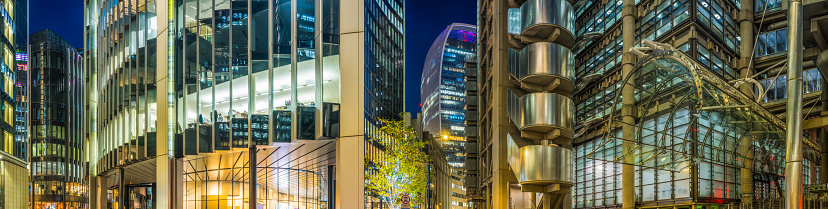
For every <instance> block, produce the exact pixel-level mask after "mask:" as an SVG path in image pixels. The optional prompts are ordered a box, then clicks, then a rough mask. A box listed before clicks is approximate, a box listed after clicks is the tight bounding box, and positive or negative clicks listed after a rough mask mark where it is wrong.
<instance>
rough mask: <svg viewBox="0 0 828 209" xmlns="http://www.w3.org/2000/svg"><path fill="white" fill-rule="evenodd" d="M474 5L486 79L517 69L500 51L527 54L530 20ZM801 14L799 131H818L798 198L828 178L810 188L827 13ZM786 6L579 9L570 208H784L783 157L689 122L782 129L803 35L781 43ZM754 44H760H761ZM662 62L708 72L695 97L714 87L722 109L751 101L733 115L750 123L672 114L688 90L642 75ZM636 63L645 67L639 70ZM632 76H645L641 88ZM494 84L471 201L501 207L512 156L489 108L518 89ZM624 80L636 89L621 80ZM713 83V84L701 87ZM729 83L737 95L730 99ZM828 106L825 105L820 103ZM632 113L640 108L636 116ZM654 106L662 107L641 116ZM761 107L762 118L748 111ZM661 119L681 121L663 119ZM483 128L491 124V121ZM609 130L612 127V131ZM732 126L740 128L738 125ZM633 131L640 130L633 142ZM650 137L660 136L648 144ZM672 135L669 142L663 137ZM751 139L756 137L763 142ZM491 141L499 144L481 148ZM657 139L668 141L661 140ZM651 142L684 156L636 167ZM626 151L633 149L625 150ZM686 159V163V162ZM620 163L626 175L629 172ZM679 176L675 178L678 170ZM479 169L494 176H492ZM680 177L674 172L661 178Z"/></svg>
mask: <svg viewBox="0 0 828 209" xmlns="http://www.w3.org/2000/svg"><path fill="white" fill-rule="evenodd" d="M479 2H480V5H479V6H480V7H479V9H480V15H481V16H480V23H479V24H478V26H479V27H480V28H481V31H488V32H486V33H481V34H480V43H481V45H480V47H481V53H480V57H481V58H480V65H481V67H480V68H481V71H480V74H481V75H487V76H488V74H490V72H492V71H494V72H498V71H499V70H502V69H505V68H509V67H511V66H508V65H509V64H510V63H509V61H510V60H511V59H512V57H509V55H508V52H507V50H506V49H507V48H523V47H525V46H522V44H521V43H525V42H527V41H532V40H531V39H526V38H525V34H523V33H522V32H525V30H526V28H525V27H520V26H519V25H520V24H521V23H523V25H525V21H526V19H525V18H526V17H528V16H527V14H525V8H524V7H525V5H526V3H522V4H523V5H521V3H520V2H519V1H518V2H511V1H486V0H484V1H479ZM527 2H533V1H527ZM806 4H807V5H806V6H805V9H804V10H803V11H802V15H803V17H804V19H805V21H806V23H808V22H810V24H804V25H805V26H804V27H802V28H799V29H801V30H802V31H801V33H802V34H803V38H804V41H803V42H802V43H803V48H804V50H803V51H802V52H801V53H802V57H803V58H804V61H805V62H804V63H802V66H803V70H804V71H805V73H804V77H803V79H802V81H803V84H804V88H803V93H804V94H805V103H804V104H809V105H810V106H807V108H811V109H806V112H805V113H806V114H805V115H803V117H804V118H808V119H809V120H810V122H812V123H806V124H809V125H807V126H804V129H805V130H806V131H805V132H806V133H808V134H806V137H805V140H803V142H804V144H805V145H806V146H805V148H804V149H803V153H804V159H805V160H804V161H803V162H802V163H803V170H804V172H803V173H802V176H803V178H804V180H803V181H804V182H805V184H813V183H815V182H817V181H822V182H825V181H826V179H825V178H818V177H817V176H816V173H818V172H819V171H820V170H822V169H821V168H819V169H818V168H816V166H815V162H819V161H820V158H821V157H820V156H818V154H817V151H819V150H821V151H822V153H821V154H822V155H823V156H822V157H825V156H828V155H825V153H828V152H826V151H824V150H825V149H824V147H825V146H817V145H816V144H817V143H818V142H819V143H821V142H825V140H824V135H825V133H824V132H823V133H819V134H817V133H818V132H820V131H818V128H822V127H824V126H825V123H824V122H818V121H821V120H823V119H824V117H823V119H812V118H813V117H816V115H818V114H817V113H816V112H819V110H820V109H819V108H820V107H819V106H818V105H817V104H819V102H818V101H819V100H820V99H818V98H819V93H818V92H819V91H820V90H821V87H822V86H821V83H820V81H819V80H820V79H822V78H820V77H824V76H821V75H820V74H818V73H817V70H815V69H814V67H819V66H828V65H820V64H819V63H820V62H822V63H828V62H825V61H824V60H828V59H823V58H825V57H828V55H826V56H824V57H821V58H818V56H817V55H819V53H817V52H819V51H822V50H825V49H826V48H825V47H824V45H825V44H823V43H825V38H824V37H823V36H822V34H824V32H823V29H822V28H824V27H822V24H824V23H825V20H823V19H825V18H824V17H825V15H826V12H825V11H826V10H825V8H826V5H825V4H824V2H806ZM784 5H785V4H782V2H781V1H756V2H755V3H754V1H738V2H737V1H707V0H698V1H696V0H690V1H669V0H664V1H658V0H656V1H647V0H641V1H636V0H619V1H603V2H601V1H597V2H589V1H579V2H577V3H575V4H573V10H572V12H573V15H574V17H575V25H574V30H573V31H572V32H573V35H574V37H575V40H576V42H575V45H574V47H573V48H572V49H573V51H572V52H573V53H575V66H576V68H575V70H574V73H575V77H576V78H577V81H576V85H577V88H576V89H575V92H574V94H573V99H574V102H575V104H576V106H575V108H574V109H575V124H576V126H575V138H574V140H573V142H572V143H573V147H574V156H575V164H574V165H575V171H574V172H575V176H574V177H575V182H574V183H575V184H574V185H575V186H574V187H573V189H572V204H573V205H572V207H574V208H598V207H602V208H621V207H624V208H628V207H671V206H675V207H678V208H682V207H706V208H712V207H720V206H721V205H724V204H734V203H740V204H742V205H743V206H747V205H758V204H765V205H773V207H781V203H782V201H784V196H783V195H784V193H783V192H784V191H783V190H784V189H783V188H781V184H782V183H783V181H784V177H782V173H783V172H782V170H783V168H784V164H785V161H784V160H783V158H782V157H781V156H784V155H785V151H784V145H781V147H780V146H777V145H779V144H778V143H771V142H768V141H764V140H765V139H763V138H762V137H755V136H751V137H742V138H739V137H732V136H730V134H733V132H732V131H733V130H745V127H760V126H755V125H749V126H741V127H740V128H737V129H729V131H722V129H721V127H717V123H720V122H721V121H722V120H723V119H722V118H717V117H712V115H713V114H710V115H708V114H706V113H705V114H697V113H696V111H710V112H716V111H717V110H714V109H716V108H721V109H730V111H732V112H734V113H738V114H751V115H763V114H770V113H775V114H777V115H776V116H773V117H767V118H768V121H779V120H778V119H779V118H784V117H785V116H784V115H783V112H785V107H784V106H785V102H783V101H782V100H779V99H781V98H785V97H786V96H787V95H786V93H785V92H786V91H785V90H784V86H785V82H786V80H785V76H786V73H787V72H786V70H784V69H786V68H787V67H785V66H786V65H785V63H783V62H780V61H783V60H784V59H785V58H786V57H785V53H789V52H790V51H787V49H788V48H791V47H790V46H787V43H788V41H789V40H787V38H786V37H787V36H789V35H790V34H798V33H800V32H799V31H796V32H793V33H789V31H786V27H787V26H786V24H788V23H787V22H786V19H788V17H786V14H787V13H786V12H787V11H786V10H788V8H785V6H784ZM518 7H520V8H518ZM550 7H552V8H554V5H552V6H547V7H545V8H547V9H548V8H550ZM787 16H789V15H787ZM791 24H793V23H791ZM797 25H799V24H797ZM800 26H801V25H800ZM755 31H758V32H759V34H756V35H755V34H754V32H755ZM644 40H650V41H655V42H660V43H664V44H666V45H651V46H647V45H644V44H642V43H643V41H644ZM754 40H756V42H755V43H754ZM651 43H652V42H651ZM667 46H669V47H667ZM754 46H755V47H754ZM639 47H640V48H639ZM754 48H755V50H754ZM489 49H491V50H489ZM640 50H652V51H647V52H648V53H651V52H653V53H652V54H647V53H643V52H641V51H640ZM665 51H674V52H677V53H670V52H665ZM634 52H637V53H634ZM656 52H657V53H656ZM792 53H794V54H799V53H800V52H798V51H797V52H792ZM668 54H669V55H668ZM826 54H828V53H826ZM521 56H522V55H521ZM657 57H662V58H665V57H669V59H673V58H677V59H676V60H681V62H683V63H685V64H683V65H685V66H684V67H679V68H688V67H687V66H692V67H690V68H692V69H690V71H695V72H703V73H704V75H705V76H707V77H708V78H716V79H710V80H705V81H704V82H698V83H696V84H693V85H689V86H694V85H716V86H718V87H717V88H719V89H718V90H717V91H720V92H727V93H720V95H727V96H725V98H729V99H734V98H739V99H745V98H749V99H748V100H754V101H758V103H753V102H747V103H745V104H743V105H741V106H751V108H744V109H735V108H736V107H737V106H719V107H703V105H699V106H695V107H693V105H690V106H683V105H685V104H677V102H676V101H679V100H680V99H683V98H687V97H688V96H686V95H687V94H679V93H677V92H682V91H684V90H686V89H684V88H685V87H686V86H688V85H687V83H683V82H687V81H679V82H675V83H672V84H671V82H673V81H670V80H665V79H664V77H659V76H658V75H654V74H650V75H647V74H645V73H644V72H648V71H649V70H650V69H647V67H652V68H654V69H658V68H662V67H653V66H652V65H650V66H648V63H649V64H653V65H656V64H663V65H665V66H670V64H669V62H668V61H667V60H660V59H658V58H657ZM639 58H641V59H642V60H640V61H639V60H638V59H639ZM810 60H814V61H813V62H811V61H810ZM798 62H801V61H798ZM788 64H791V63H788ZM794 64H797V65H798V64H799V63H793V64H791V65H792V66H796V65H794ZM518 65H522V63H520V64H518ZM673 66H675V65H673ZM825 69H828V67H826V68H825ZM638 72H641V73H639V74H636V73H638ZM649 72H656V71H649ZM661 72H662V73H664V72H665V71H661ZM491 74H492V75H493V79H491V80H488V79H481V82H483V83H484V84H482V85H481V87H482V88H481V89H480V96H481V103H480V104H481V118H480V122H479V126H480V129H481V130H480V140H481V145H480V146H481V147H480V148H479V151H480V154H479V159H480V163H479V165H478V166H479V167H480V168H481V169H480V176H481V177H480V178H478V179H479V181H481V182H480V183H479V185H480V190H479V191H480V192H481V193H483V194H491V195H495V196H504V195H507V194H509V193H508V192H509V191H508V189H507V188H508V187H505V186H506V185H504V184H503V182H504V181H508V178H506V177H504V175H503V170H504V169H506V168H505V166H507V165H508V164H506V163H505V161H507V160H508V156H506V153H507V152H506V151H504V150H508V148H507V146H508V145H505V144H502V143H503V142H502V141H503V139H502V138H503V135H498V134H502V132H506V131H509V130H508V128H509V127H504V126H505V125H504V124H503V123H502V122H498V121H502V117H503V116H502V115H503V113H502V111H505V110H500V109H498V108H494V109H493V110H491V111H492V112H491V113H486V112H485V111H488V110H486V108H484V107H485V104H487V103H492V104H493V106H495V107H497V105H498V102H501V103H502V102H503V100H502V99H503V98H499V97H498V96H497V95H502V94H503V93H501V92H499V91H502V90H499V88H498V87H497V86H499V85H504V86H507V88H514V87H511V86H510V85H509V84H508V83H505V84H504V83H502V82H501V83H498V82H500V81H502V80H504V78H498V76H501V77H505V76H506V75H504V74H500V73H491ZM666 74H669V73H666ZM666 74H665V75H666ZM687 75H689V74H687ZM647 76H649V77H647ZM482 78H487V77H482ZM507 78H508V77H507ZM627 78H632V79H631V80H625V79H627ZM673 78H677V77H673ZM711 80H716V81H717V82H712V83H708V82H710V81H711ZM794 80H796V79H794ZM690 81H692V79H691V80H690ZM485 82H489V83H488V84H485ZM682 83H683V84H682ZM726 83H731V84H735V88H733V86H731V85H727V84H726ZM662 84H664V86H670V85H675V86H670V87H669V88H667V89H670V88H673V90H676V91H675V92H662V93H664V94H663V95H659V96H654V95H651V94H648V93H650V92H647V93H643V92H645V91H646V89H652V88H651V87H653V86H654V85H662ZM677 84H682V85H677ZM490 86H491V87H490ZM680 86H684V87H680ZM734 89H736V90H734ZM725 90H727V91H725ZM489 92H493V93H489ZM713 92H715V91H713ZM685 93H686V92H685ZM731 94H732V95H731ZM700 95H701V94H700ZM734 95H735V96H734ZM487 97H490V98H487ZM826 97H828V96H823V98H826ZM639 99H641V100H648V101H647V102H642V101H640V100H639ZM697 99H698V98H697ZM731 101H732V100H731ZM760 103H761V104H760ZM652 104H660V105H662V106H649V105H652ZM754 104H755V105H754ZM823 104H825V103H824V102H823ZM759 105H761V106H762V107H761V108H756V109H754V107H756V106H759ZM668 106H669V107H670V108H673V109H671V110H676V111H677V112H678V113H676V112H673V113H671V112H669V111H666V110H665V108H666V107H668ZM678 107H682V108H685V109H680V108H678ZM813 107H816V108H813ZM670 108H666V109H670ZM705 108H707V109H705ZM653 110H657V111H655V112H653ZM810 110H813V111H810ZM659 111H661V112H659ZM487 114H488V115H491V117H488V118H487V117H486V116H487ZM674 116H676V117H674ZM765 116H767V115H765ZM774 117H775V119H774ZM611 118H612V119H615V120H610V119H611ZM809 120H806V122H807V121H809ZM622 121H623V122H622ZM732 124H747V123H745V121H734V122H733V123H732ZM764 124H766V125H767V124H774V125H777V128H779V126H778V124H780V123H772V122H767V121H766V122H764ZM632 126H635V127H633V128H632V129H630V128H629V127H632ZM504 128H506V129H504ZM782 128H784V124H783V126H782ZM655 129H658V131H652V130H655ZM667 129H670V131H669V132H667V131H665V130H667ZM631 130H632V131H631ZM635 130H638V131H635ZM641 130H643V131H641ZM678 133H682V134H685V137H679V138H681V139H683V140H677V139H676V138H674V136H675V135H674V134H678ZM754 134H760V135H761V134H762V132H759V133H754ZM765 134H767V133H765ZM665 135H667V136H669V137H665ZM817 135H822V137H823V138H821V139H819V140H817V138H818V137H816V136H817ZM490 136H493V137H492V138H491V139H489V138H487V137H490ZM664 138H667V139H669V140H667V141H666V142H665V141H664V140H661V139H664ZM607 139H610V140H609V141H608V140H607ZM653 139H660V141H659V142H658V143H669V144H668V145H671V146H675V147H676V148H678V147H682V146H686V145H687V144H692V145H691V146H690V147H688V148H686V149H685V150H687V152H686V153H680V154H679V153H673V154H676V155H674V156H660V155H659V156H660V157H658V158H652V159H657V160H656V161H649V162H647V163H646V164H644V163H642V162H641V161H643V159H647V158H646V157H644V156H645V155H644V154H652V152H649V151H642V150H646V149H641V146H639V145H641V144H645V143H652V142H653ZM486 140H492V141H493V143H492V145H487V144H488V143H486V142H487V141H486ZM623 140H627V141H626V142H624V143H622V141H623ZM630 144H636V145H634V146H630ZM757 144H758V145H757ZM518 146H520V145H518ZM820 148H822V149H820ZM670 150H673V149H672V148H671V149H670ZM666 152H672V151H666ZM625 156H626V157H625ZM629 156H635V157H639V158H638V159H633V157H629ZM681 156H684V157H681ZM687 156H693V157H692V158H686V157H687ZM613 159H614V160H613ZM627 159H630V160H633V161H634V162H628V161H626V160H627ZM823 159H824V158H823ZM823 161H824V160H823ZM677 164H682V165H683V166H676V165H677ZM487 165H491V166H489V167H488V168H486V166H487ZM674 166H675V167H678V168H681V169H664V167H674ZM675 167H674V168H675ZM506 173H507V174H508V172H506ZM821 173H826V172H821ZM506 176H507V177H508V175H506ZM822 177H825V176H822ZM490 179H491V180H490ZM503 203H505V200H503V199H499V198H497V197H495V198H491V201H490V202H486V203H480V204H478V205H480V206H487V205H488V204H492V205H493V206H494V207H501V206H502V204H503Z"/></svg>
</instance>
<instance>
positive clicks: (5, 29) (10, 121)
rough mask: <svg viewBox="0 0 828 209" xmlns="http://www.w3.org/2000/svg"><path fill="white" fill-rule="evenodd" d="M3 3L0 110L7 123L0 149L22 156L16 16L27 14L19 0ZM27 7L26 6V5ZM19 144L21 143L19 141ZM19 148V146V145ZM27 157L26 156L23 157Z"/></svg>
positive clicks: (0, 131)
mask: <svg viewBox="0 0 828 209" xmlns="http://www.w3.org/2000/svg"><path fill="white" fill-rule="evenodd" d="M0 4H2V8H0V19H2V20H0V30H2V32H0V33H2V35H0V92H2V93H0V94H3V96H2V98H3V99H0V100H2V101H0V102H1V103H2V104H0V107H1V108H0V111H2V112H3V122H2V123H4V124H5V125H2V128H0V135H2V136H1V137H2V140H0V141H2V142H0V151H3V152H6V153H8V154H10V155H13V156H20V157H22V156H23V155H18V154H16V153H15V150H16V149H15V144H16V143H15V140H14V134H15V130H14V111H15V110H14V106H13V104H15V100H14V98H15V97H14V96H15V94H14V90H15V88H14V86H15V85H14V84H15V80H16V78H15V77H17V75H16V74H15V69H17V61H16V60H15V55H16V53H17V46H18V45H17V44H18V42H16V41H17V37H18V36H19V35H18V34H19V33H20V32H21V31H19V29H21V28H18V27H17V24H18V22H17V21H16V19H15V17H19V16H25V15H23V14H22V12H21V11H20V10H19V9H18V8H17V1H15V0H3V1H0ZM24 8H25V6H24ZM17 144H19V143H17ZM17 148H18V149H17V150H20V149H19V146H18V147H17ZM21 159H25V157H23V158H21Z"/></svg>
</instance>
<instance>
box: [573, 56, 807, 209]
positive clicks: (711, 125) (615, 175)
mask: <svg viewBox="0 0 828 209" xmlns="http://www.w3.org/2000/svg"><path fill="white" fill-rule="evenodd" d="M671 53H672V54H671ZM643 59H644V60H642V61H641V62H639V64H638V65H636V68H635V69H636V71H634V72H633V74H632V75H631V76H633V77H634V78H635V80H634V82H635V84H633V85H634V86H636V91H635V92H636V99H635V101H636V105H637V106H639V107H640V108H642V110H643V112H642V113H641V117H642V118H641V121H640V122H637V123H636V124H634V125H635V133H636V136H635V141H632V142H630V143H632V144H634V145H630V146H631V148H630V149H628V150H625V149H624V148H623V147H622V143H625V142H624V141H623V140H622V139H621V137H622V136H621V132H620V130H619V129H613V130H612V132H611V133H612V134H611V135H607V136H604V137H603V138H602V139H598V140H593V141H588V142H585V143H583V144H581V145H579V146H577V147H576V174H575V176H576V182H578V183H576V189H575V190H574V191H573V197H574V200H573V201H574V204H575V207H576V208H588V207H598V206H617V205H618V204H620V203H621V199H620V198H621V190H620V189H621V184H622V182H621V175H620V174H621V164H622V163H624V164H632V165H634V166H635V182H634V185H635V194H636V196H635V201H636V202H640V203H641V204H642V205H661V204H664V205H672V204H685V203H693V202H695V203H706V204H722V203H728V202H738V201H739V198H740V197H741V194H742V193H743V192H742V191H740V189H741V187H740V184H741V181H740V178H741V177H740V175H741V172H740V169H741V168H742V167H744V166H745V164H744V162H746V161H750V162H753V165H754V168H753V170H755V171H756V172H757V174H759V175H758V176H776V175H781V173H782V169H781V168H782V167H784V166H781V165H784V162H782V157H781V156H784V149H783V148H784V146H782V145H783V144H784V142H783V141H780V139H782V138H784V136H782V133H784V132H783V131H779V130H781V129H782V128H783V127H784V122H781V121H780V120H779V119H778V118H776V116H773V115H772V114H770V113H769V112H767V110H764V109H762V110H760V111H756V110H753V109H751V110H750V111H756V114H751V115H745V114H741V112H742V111H745V110H738V109H726V108H723V109H711V108H707V107H709V106H712V107H717V106H718V107H724V106H734V105H743V104H751V103H752V104H758V103H755V102H753V101H752V100H750V99H742V98H746V97H745V96H744V95H735V96H734V95H733V94H731V93H726V92H736V91H734V90H735V87H731V86H724V87H721V88H725V87H729V88H730V89H719V88H720V87H715V85H714V84H712V83H716V82H723V81H724V80H725V79H724V78H722V77H718V75H717V72H715V71H712V70H708V69H698V70H693V69H688V68H689V67H688V66H700V67H705V66H704V65H700V64H695V63H696V62H692V61H690V60H689V59H690V58H688V57H684V56H683V55H680V54H678V53H676V52H672V51H670V52H658V53H657V54H655V55H650V56H647V57H645V58H643ZM684 63H693V65H687V64H684ZM691 71H692V72H691ZM704 76H710V77H708V78H712V79H704V80H702V79H700V77H704ZM694 81H695V82H694ZM740 96H741V97H740ZM609 99H610V100H614V101H616V102H618V101H619V98H618V97H614V98H609ZM745 101H747V102H745ZM661 103H665V104H670V105H659V104H661ZM760 108H761V107H760ZM617 112H619V111H617V110H616V111H613V114H610V115H611V119H612V121H615V120H619V119H618V117H619V116H618V115H617ZM744 124H762V125H744ZM745 137H750V138H751V139H749V140H751V141H752V142H750V143H744V140H747V139H745ZM740 150H749V151H740ZM746 152H750V153H755V154H754V155H744V153H746ZM805 164H806V167H807V165H808V163H805ZM806 170H809V169H806ZM810 172H813V171H806V174H805V176H806V177H807V176H811V174H810ZM754 178H757V177H754ZM780 183H781V182H780V181H779V179H777V178H775V177H771V178H769V179H763V178H761V177H759V178H758V179H757V181H755V182H754V184H755V185H756V189H755V191H753V192H754V194H755V195H756V196H758V197H763V196H771V195H772V194H778V193H777V192H776V191H773V190H775V188H776V187H777V186H778V185H779V184H780Z"/></svg>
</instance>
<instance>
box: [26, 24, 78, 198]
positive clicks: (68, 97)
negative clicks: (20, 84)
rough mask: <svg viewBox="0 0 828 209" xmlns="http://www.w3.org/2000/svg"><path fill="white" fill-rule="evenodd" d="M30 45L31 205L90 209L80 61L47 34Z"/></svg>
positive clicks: (36, 36) (65, 45)
mask: <svg viewBox="0 0 828 209" xmlns="http://www.w3.org/2000/svg"><path fill="white" fill-rule="evenodd" d="M29 40H30V44H31V45H30V47H29V48H30V54H31V56H29V57H30V58H31V63H32V65H31V68H30V69H29V71H28V73H29V75H30V78H31V79H28V84H27V86H28V87H29V95H30V96H29V100H28V102H29V104H28V105H29V106H30V107H31V108H30V109H29V110H30V111H29V113H30V114H31V115H30V116H29V117H28V118H30V121H29V125H30V127H29V130H31V138H30V142H31V147H32V148H31V156H30V157H31V169H30V172H31V176H32V177H31V182H32V184H31V187H32V192H33V193H32V195H33V196H32V200H33V201H32V206H33V208H44V209H45V208H56V207H57V208H87V207H88V205H87V198H88V196H87V183H86V157H85V154H86V153H87V150H85V149H84V144H85V140H84V137H83V134H84V131H83V130H84V126H83V123H82V119H83V115H84V110H83V109H84V101H83V93H84V89H83V85H84V84H83V80H84V77H83V76H84V74H83V72H82V70H83V65H82V62H81V56H80V54H79V53H78V51H77V49H75V47H72V45H70V44H69V43H68V42H67V41H66V40H64V39H63V38H61V37H60V36H59V35H58V34H56V33H55V32H52V31H51V30H49V29H44V30H41V31H38V32H35V33H32V34H31V35H30V39H29Z"/></svg>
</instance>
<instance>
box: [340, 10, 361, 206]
mask: <svg viewBox="0 0 828 209" xmlns="http://www.w3.org/2000/svg"><path fill="white" fill-rule="evenodd" d="M340 8H341V10H340V20H339V21H340V27H341V29H340V34H339V35H340V40H341V42H340V43H341V44H340V59H339V65H340V78H341V83H340V98H341V99H342V104H341V106H340V107H341V108H342V109H341V111H340V124H341V126H340V136H341V138H339V139H337V141H336V167H335V169H336V191H335V201H336V208H364V207H365V204H364V203H365V189H364V188H365V170H364V169H365V115H364V114H365V47H364V46H365V29H364V23H365V17H364V9H365V2H364V0H341V3H340Z"/></svg>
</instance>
